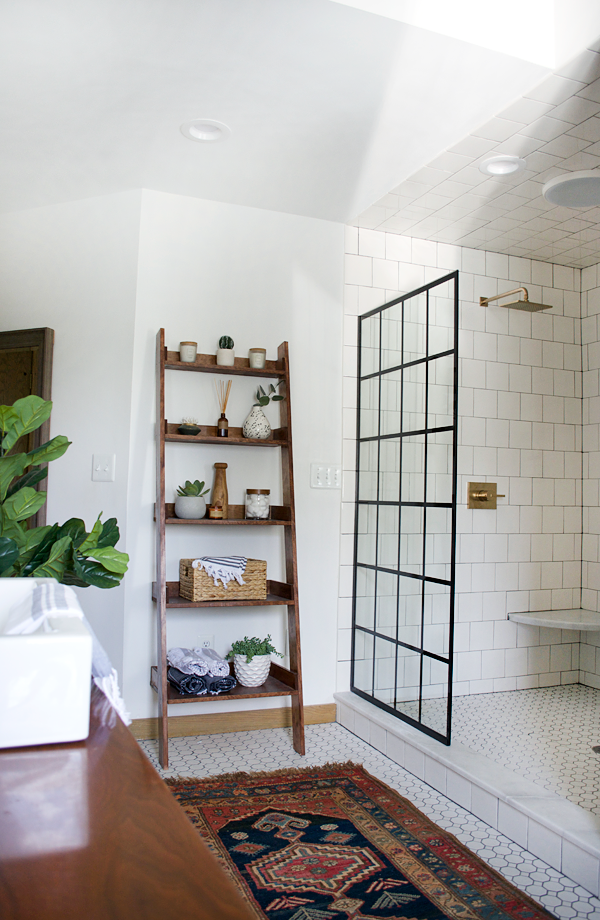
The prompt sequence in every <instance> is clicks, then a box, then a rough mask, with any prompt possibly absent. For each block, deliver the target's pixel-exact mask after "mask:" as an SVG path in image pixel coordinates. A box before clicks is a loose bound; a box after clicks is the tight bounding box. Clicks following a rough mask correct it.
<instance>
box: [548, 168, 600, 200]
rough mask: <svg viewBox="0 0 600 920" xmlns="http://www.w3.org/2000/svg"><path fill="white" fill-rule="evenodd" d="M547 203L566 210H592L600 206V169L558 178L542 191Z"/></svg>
mask: <svg viewBox="0 0 600 920" xmlns="http://www.w3.org/2000/svg"><path fill="white" fill-rule="evenodd" d="M542 194H543V196H544V198H545V199H546V201H549V202H550V203H551V204H557V205H561V206H562V207H564V208H591V207H593V206H594V205H598V204H600V169H593V170H591V169H585V170H581V171H579V172H572V173H566V174H564V175H562V176H556V177H555V178H554V179H550V181H549V182H546V184H545V186H544V187H543V189H542Z"/></svg>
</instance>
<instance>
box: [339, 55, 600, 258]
mask: <svg viewBox="0 0 600 920" xmlns="http://www.w3.org/2000/svg"><path fill="white" fill-rule="evenodd" d="M599 52H600V43H598V44H596V45H594V46H592V48H590V49H588V50H586V51H584V52H583V53H581V54H580V55H578V56H577V57H576V58H575V59H574V60H573V61H572V62H571V63H570V64H569V65H567V66H565V67H563V68H561V69H559V71H558V72H557V73H555V74H552V75H551V76H549V77H546V78H545V79H544V80H543V81H542V82H541V83H540V84H538V85H537V86H535V87H534V88H532V89H531V90H530V91H528V92H527V93H526V94H525V95H524V96H523V97H522V98H521V99H519V100H517V101H515V102H514V103H513V104H512V105H510V106H508V107H507V108H505V109H503V110H502V111H500V112H499V113H498V114H497V116H496V117H494V118H492V119H490V120H489V121H488V122H486V123H485V124H482V125H480V126H479V127H478V128H477V129H476V130H475V131H472V132H471V134H470V135H469V136H467V137H465V138H464V139H463V140H461V141H460V142H459V143H458V144H454V145H452V146H450V147H449V148H448V149H447V150H446V151H445V152H444V153H442V154H441V155H440V156H438V157H435V158H434V159H433V160H431V161H430V162H429V163H428V164H427V165H426V166H425V167H423V168H421V169H420V170H418V171H416V172H415V173H413V174H412V175H411V176H410V177H409V178H408V179H407V180H406V181H404V182H402V183H400V185H398V186H397V187H395V188H393V189H392V191H391V192H390V193H389V194H387V195H385V196H384V197H382V198H381V199H380V200H379V201H378V202H376V204H375V205H374V206H372V207H370V208H368V209H367V210H366V211H364V212H363V213H362V214H361V216H360V217H359V218H358V220H357V221H355V223H356V224H357V225H358V226H361V227H371V228H378V229H381V230H388V231H391V232H394V233H404V234H406V235H408V236H413V237H417V238H419V239H428V240H436V241H438V242H447V243H456V244H457V245H460V246H468V247H471V248H474V249H486V250H488V251H491V252H503V253H508V254H509V255H513V256H524V257H527V258H533V259H538V260H540V261H547V262H555V263H558V264H561V265H570V266H573V267H576V268H585V267H586V266H588V265H594V264H595V263H597V262H599V261H600V207H589V208H565V207H555V206H553V205H551V204H550V203H549V202H547V201H546V200H545V199H544V198H543V196H542V187H543V185H544V183H545V182H547V181H548V180H549V179H552V178H554V177H555V176H558V175H560V174H561V173H565V172H574V171H578V170H593V169H598V171H599V175H600V53H599ZM501 153H502V154H515V155H517V156H519V157H523V158H525V160H526V163H527V166H526V170H525V172H524V173H520V174H515V175H513V176H503V177H498V176H497V177H494V178H488V177H486V176H485V175H484V174H483V173H481V171H480V170H479V168H478V166H479V163H480V162H481V161H482V160H484V159H487V158H488V157H491V156H494V155H495V154H501Z"/></svg>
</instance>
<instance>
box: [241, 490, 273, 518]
mask: <svg viewBox="0 0 600 920" xmlns="http://www.w3.org/2000/svg"><path fill="white" fill-rule="evenodd" d="M270 494H271V490H270V489H246V519H247V520H255V521H267V520H268V519H269V515H270V513H271V507H270V506H271V500H270V498H269V496H270Z"/></svg>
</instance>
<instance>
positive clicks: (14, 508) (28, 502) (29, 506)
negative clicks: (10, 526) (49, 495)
mask: <svg viewBox="0 0 600 920" xmlns="http://www.w3.org/2000/svg"><path fill="white" fill-rule="evenodd" d="M45 501H46V493H45V492H36V490H35V489H32V488H31V487H30V486H25V488H24V489H19V491H18V492H14V493H13V494H12V495H9V497H8V498H7V499H6V501H5V502H4V504H3V506H2V509H3V511H4V514H5V516H6V517H7V518H8V520H9V521H25V520H26V519H27V518H30V517H31V516H32V514H35V513H36V511H39V510H40V508H41V507H42V505H43V504H44V502H45Z"/></svg>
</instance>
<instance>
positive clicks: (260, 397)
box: [254, 380, 283, 406]
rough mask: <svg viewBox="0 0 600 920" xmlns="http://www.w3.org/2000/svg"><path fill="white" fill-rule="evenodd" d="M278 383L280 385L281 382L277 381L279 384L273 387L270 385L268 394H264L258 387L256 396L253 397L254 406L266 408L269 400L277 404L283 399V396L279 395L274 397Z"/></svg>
mask: <svg viewBox="0 0 600 920" xmlns="http://www.w3.org/2000/svg"><path fill="white" fill-rule="evenodd" d="M280 383H281V380H280V381H279V383H277V384H275V386H273V384H272V383H270V384H269V392H268V393H265V391H264V390H263V388H262V387H259V388H258V390H257V391H256V396H255V399H256V402H255V403H254V405H255V406H268V405H269V403H270V402H271V400H273V402H278V401H279V400H280V399H283V396H279V394H277V395H275V393H276V391H277V387H278V386H279V384H280Z"/></svg>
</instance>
